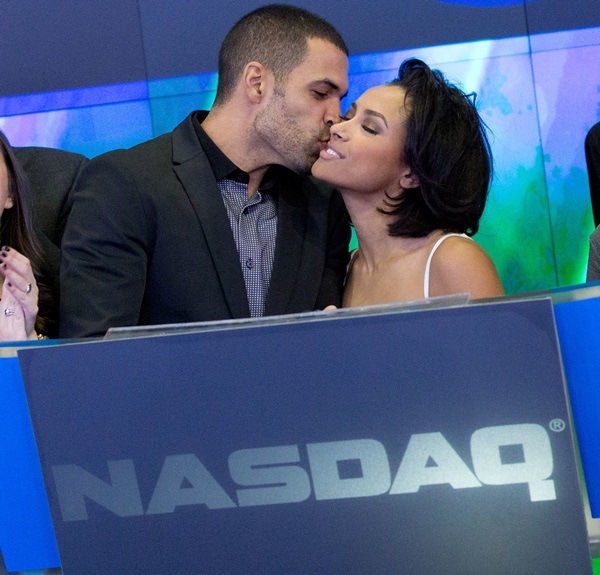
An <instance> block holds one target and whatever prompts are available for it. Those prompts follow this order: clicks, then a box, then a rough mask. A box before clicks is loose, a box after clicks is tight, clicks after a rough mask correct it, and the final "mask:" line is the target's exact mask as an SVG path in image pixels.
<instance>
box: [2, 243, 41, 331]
mask: <svg viewBox="0 0 600 575" xmlns="http://www.w3.org/2000/svg"><path fill="white" fill-rule="evenodd" d="M0 275H1V276H2V280H3V282H2V292H1V300H0V304H1V305H0V341H23V340H28V339H37V337H38V334H37V333H36V331H35V320H36V318H37V313H38V286H37V282H36V280H35V277H34V275H33V271H32V269H31V264H30V262H29V260H28V259H27V258H26V257H25V256H23V255H22V254H20V253H19V252H18V251H17V250H15V249H13V248H11V247H10V246H2V248H0Z"/></svg>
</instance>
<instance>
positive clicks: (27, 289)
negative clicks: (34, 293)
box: [25, 282, 31, 294]
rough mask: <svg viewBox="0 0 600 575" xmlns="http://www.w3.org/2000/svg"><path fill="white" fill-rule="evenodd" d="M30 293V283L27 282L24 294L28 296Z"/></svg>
mask: <svg viewBox="0 0 600 575" xmlns="http://www.w3.org/2000/svg"><path fill="white" fill-rule="evenodd" d="M30 291H31V283H29V282H27V287H26V288H25V293H26V294H28V293H29V292H30Z"/></svg>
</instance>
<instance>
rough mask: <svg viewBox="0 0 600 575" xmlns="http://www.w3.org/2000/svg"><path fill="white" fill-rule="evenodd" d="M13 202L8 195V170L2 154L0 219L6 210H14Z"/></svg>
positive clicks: (0, 167)
mask: <svg viewBox="0 0 600 575" xmlns="http://www.w3.org/2000/svg"><path fill="white" fill-rule="evenodd" d="M12 205H13V201H12V198H11V197H10V195H9V193H8V170H7V168H6V162H5V161H4V156H3V155H2V153H0V218H1V217H2V212H4V210H5V209H8V208H12Z"/></svg>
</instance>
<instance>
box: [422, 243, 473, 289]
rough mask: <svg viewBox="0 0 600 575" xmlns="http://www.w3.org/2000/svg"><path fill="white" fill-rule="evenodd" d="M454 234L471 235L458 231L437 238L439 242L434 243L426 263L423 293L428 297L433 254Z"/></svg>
mask: <svg viewBox="0 0 600 575" xmlns="http://www.w3.org/2000/svg"><path fill="white" fill-rule="evenodd" d="M452 236H457V237H459V238H468V237H469V236H467V235H465V234H456V233H451V234H444V235H443V236H440V238H438V240H437V242H435V244H433V247H432V248H431V252H429V257H428V258H427V264H426V265H425V278H424V280H423V294H424V297H426V298H428V297H429V272H430V270H431V260H432V259H433V254H435V252H436V251H437V249H438V248H439V247H440V245H441V244H442V242H443V241H444V240H445V239H446V238H451V237H452Z"/></svg>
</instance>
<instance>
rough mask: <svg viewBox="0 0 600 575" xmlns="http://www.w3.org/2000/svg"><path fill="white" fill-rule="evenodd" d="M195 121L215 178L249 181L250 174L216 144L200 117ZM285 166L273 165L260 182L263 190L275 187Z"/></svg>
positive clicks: (195, 127)
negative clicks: (201, 122)
mask: <svg viewBox="0 0 600 575" xmlns="http://www.w3.org/2000/svg"><path fill="white" fill-rule="evenodd" d="M195 120H196V121H195V122H194V129H195V130H196V134H197V135H198V140H199V141H200V145H201V146H202V149H203V150H204V153H205V154H206V157H207V158H208V161H209V163H210V165H211V168H212V170H213V173H214V175H215V179H216V180H217V182H218V181H220V180H225V179H228V180H234V181H236V182H241V183H244V184H247V183H248V181H249V179H250V178H249V176H248V173H247V172H244V170H242V169H240V168H238V167H237V166H236V165H235V164H234V163H233V162H232V161H231V160H230V159H229V158H228V157H227V156H226V155H225V154H224V153H223V152H222V151H221V149H220V148H219V147H218V146H217V144H215V143H214V142H213V141H212V140H211V139H210V136H209V135H208V134H207V133H206V132H205V131H204V128H203V127H202V125H201V124H200V121H201V119H200V117H198V115H196V118H195ZM282 170H285V168H281V167H280V166H271V167H270V168H269V169H268V170H267V173H266V174H265V176H264V178H263V181H262V182H261V184H260V189H261V190H271V189H273V188H275V186H276V185H277V182H278V180H279V179H280V178H279V176H278V174H280V172H281V171H282Z"/></svg>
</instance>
